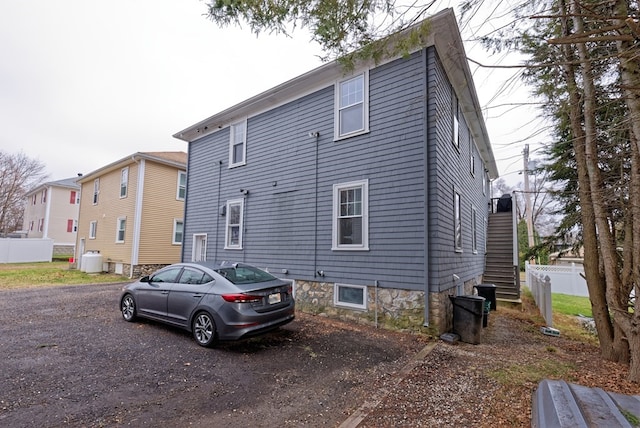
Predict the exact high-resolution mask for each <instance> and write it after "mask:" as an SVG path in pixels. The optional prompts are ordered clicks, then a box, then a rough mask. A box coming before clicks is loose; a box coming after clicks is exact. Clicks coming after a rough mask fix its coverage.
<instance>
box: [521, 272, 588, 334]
mask: <svg viewBox="0 0 640 428" xmlns="http://www.w3.org/2000/svg"><path fill="white" fill-rule="evenodd" d="M525 283H526V286H527V287H528V288H529V290H531V294H532V295H533V298H534V300H535V301H536V305H538V308H539V309H540V313H542V316H543V317H544V319H545V321H546V323H547V326H549V327H553V313H552V310H551V293H560V294H569V295H571V296H584V297H589V291H588V289H587V281H586V280H585V279H584V268H583V267H582V266H581V265H576V264H575V263H572V264H571V265H570V266H563V265H557V266H555V265H530V264H529V263H528V262H526V263H525Z"/></svg>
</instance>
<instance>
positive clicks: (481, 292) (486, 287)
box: [474, 284, 498, 311]
mask: <svg viewBox="0 0 640 428" xmlns="http://www.w3.org/2000/svg"><path fill="white" fill-rule="evenodd" d="M474 288H475V289H476V290H478V296H480V297H484V298H485V299H487V300H488V301H489V302H490V303H491V310H492V311H495V310H497V309H498V303H497V302H496V286H495V284H478V285H474Z"/></svg>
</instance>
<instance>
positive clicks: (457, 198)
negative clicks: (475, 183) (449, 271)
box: [453, 190, 463, 253]
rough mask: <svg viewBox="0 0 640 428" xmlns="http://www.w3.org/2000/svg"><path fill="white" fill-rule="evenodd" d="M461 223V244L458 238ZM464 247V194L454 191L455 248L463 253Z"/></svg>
mask: <svg viewBox="0 0 640 428" xmlns="http://www.w3.org/2000/svg"><path fill="white" fill-rule="evenodd" d="M456 211H457V215H456ZM458 224H460V246H458V240H457V239H456V227H457V226H458ZM462 247H463V239H462V195H461V194H460V193H459V192H458V191H457V190H454V191H453V248H454V250H455V252H456V253H461V252H462Z"/></svg>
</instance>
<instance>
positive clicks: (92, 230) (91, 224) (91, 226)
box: [89, 220, 98, 239]
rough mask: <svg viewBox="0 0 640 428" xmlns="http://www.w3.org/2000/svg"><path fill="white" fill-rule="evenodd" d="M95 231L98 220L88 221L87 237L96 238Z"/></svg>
mask: <svg viewBox="0 0 640 428" xmlns="http://www.w3.org/2000/svg"><path fill="white" fill-rule="evenodd" d="M97 231H98V221H97V220H93V221H91V222H89V239H96V235H97Z"/></svg>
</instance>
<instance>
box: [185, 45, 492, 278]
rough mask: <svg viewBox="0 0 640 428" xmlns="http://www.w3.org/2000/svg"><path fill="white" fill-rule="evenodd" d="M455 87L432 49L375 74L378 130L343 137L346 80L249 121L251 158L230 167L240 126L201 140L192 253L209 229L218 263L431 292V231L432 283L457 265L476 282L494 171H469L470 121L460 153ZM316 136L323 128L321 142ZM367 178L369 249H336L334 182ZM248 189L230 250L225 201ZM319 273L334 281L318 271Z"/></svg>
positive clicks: (190, 225)
mask: <svg viewBox="0 0 640 428" xmlns="http://www.w3.org/2000/svg"><path fill="white" fill-rule="evenodd" d="M424 55H428V56H427V59H428V64H429V67H428V68H429V72H428V73H427V70H425V68H424V64H425V57H424ZM434 67H435V70H434ZM427 84H428V85H429V91H428V92H427ZM449 88H450V86H449V84H448V82H447V81H446V78H445V76H444V73H443V71H442V67H441V66H440V64H439V62H437V60H436V58H435V56H434V50H433V49H428V50H425V51H420V52H417V53H415V54H413V55H412V56H411V57H410V58H408V59H399V60H396V61H393V62H390V63H388V64H385V65H382V66H380V67H377V68H374V69H372V70H370V72H369V94H370V96H369V128H370V132H368V133H367V134H364V135H359V136H355V137H351V138H348V139H344V140H340V141H334V140H333V129H334V126H333V125H334V123H333V121H334V117H333V116H334V87H333V86H328V87H326V88H322V89H319V90H318V91H316V92H314V93H311V94H309V95H306V96H304V97H302V98H299V99H297V100H294V101H291V102H289V103H287V104H284V105H282V106H279V107H276V108H274V109H272V110H269V111H267V112H264V113H261V114H258V115H256V116H252V117H249V118H247V147H246V161H247V164H246V165H245V166H241V167H237V168H232V169H229V168H228V153H229V128H228V127H224V128H222V129H220V130H218V131H217V132H215V133H213V134H211V135H208V136H206V137H203V138H201V139H199V140H196V141H194V142H192V143H190V145H189V183H188V187H187V199H186V211H185V218H186V220H185V245H183V260H191V252H192V241H193V234H195V233H207V259H209V260H232V261H240V262H247V263H251V264H254V265H257V266H260V267H263V268H268V269H269V271H271V272H272V273H275V274H276V275H278V276H282V277H286V278H291V279H298V280H314V279H315V280H318V281H326V282H339V283H347V284H354V285H373V284H374V281H378V284H379V286H380V287H389V288H401V289H407V290H424V289H425V286H426V284H427V279H426V277H425V275H426V273H425V272H426V269H425V265H426V255H427V253H426V249H425V245H426V243H425V242H426V239H425V238H426V236H427V235H428V237H429V243H430V248H429V251H430V254H431V261H430V263H429V267H430V281H429V287H430V289H431V291H439V290H442V289H446V288H449V287H451V286H453V285H454V284H453V283H452V281H451V275H452V274H453V273H456V274H457V275H459V276H461V277H462V278H464V279H467V278H470V277H473V276H474V275H478V274H480V273H481V272H482V266H483V262H484V254H483V251H484V244H483V243H482V242H483V241H482V240H481V235H480V234H479V235H478V254H476V255H472V254H471V247H470V245H471V241H470V226H469V225H470V218H469V217H470V209H471V208H470V207H471V203H473V204H474V205H475V206H476V209H477V210H478V230H479V231H480V230H483V228H484V222H483V209H486V206H487V204H486V203H484V202H482V201H481V198H478V197H477V195H475V194H473V192H469V191H467V187H468V186H471V187H473V186H475V188H477V190H478V192H479V194H480V196H482V181H481V180H482V177H481V176H480V175H479V174H478V173H476V177H475V178H474V177H472V176H471V174H470V172H469V159H468V156H469V148H468V146H467V147H466V149H465V146H464V144H467V145H468V142H467V143H465V142H464V141H466V140H465V139H464V138H465V137H462V136H463V135H466V136H468V132H467V131H466V126H465V125H464V121H462V120H461V123H460V125H461V126H460V129H461V149H460V153H458V152H457V151H456V150H455V149H454V147H453V145H452V143H451V138H450V135H451V129H450V120H451V117H450V105H451V104H450V103H451V97H450V89H449ZM447 91H449V92H447ZM427 93H428V94H429V97H428V98H427ZM238 119H240V118H238ZM427 124H428V125H429V132H428V133H427V130H426V129H425V126H426V125H427ZM447 127H449V128H447ZM463 129H464V132H462V130H463ZM309 132H319V133H320V136H319V138H318V145H317V147H316V141H315V139H314V138H312V137H310V136H309ZM427 144H429V154H428V155H427V153H426V147H427ZM427 158H428V159H429V163H428V166H425V160H426V159H427ZM458 164H459V165H460V166H458ZM480 168H481V164H480V161H479V159H478V160H477V171H480ZM427 171H429V183H431V184H430V185H429V192H428V193H429V195H430V199H429V201H426V200H425V195H426V194H427V192H426V189H425V185H426V184H425V181H426V177H425V175H426V172H427ZM316 177H317V179H316ZM363 179H367V180H368V188H369V251H333V250H332V249H331V247H332V215H333V185H334V184H340V183H347V182H351V181H357V180H363ZM476 181H477V183H476ZM454 185H455V186H458V188H459V189H460V191H461V193H462V212H463V225H464V226H463V230H464V233H465V236H464V237H463V243H464V246H465V247H464V252H463V253H462V254H456V253H454V251H453V223H452V220H451V219H452V217H451V213H452V209H453V193H452V190H453V186H454ZM240 189H247V190H249V194H248V195H246V196H243V195H242V194H241V193H240ZM241 197H245V211H244V236H243V249H242V250H225V249H224V239H225V221H226V217H224V216H221V215H220V206H222V205H224V204H225V203H226V201H227V200H230V199H238V198H241ZM427 202H428V203H427ZM426 207H430V208H429V225H430V229H429V231H427V230H426V225H425V222H426V217H425V210H426ZM483 233H484V232H483ZM482 236H483V235H482ZM283 270H287V272H288V274H287V275H286V276H285V275H282V274H281V272H282V271H283ZM319 270H322V271H324V273H325V276H324V277H323V278H320V277H317V276H316V272H317V271H319ZM447 275H448V276H447Z"/></svg>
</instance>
